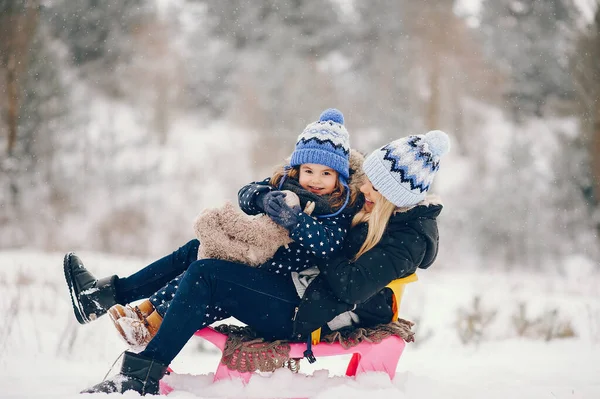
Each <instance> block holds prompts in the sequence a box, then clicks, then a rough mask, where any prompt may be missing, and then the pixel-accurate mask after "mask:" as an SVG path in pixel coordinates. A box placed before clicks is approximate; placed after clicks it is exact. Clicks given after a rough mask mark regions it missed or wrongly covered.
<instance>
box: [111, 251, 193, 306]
mask: <svg viewBox="0 0 600 399" xmlns="http://www.w3.org/2000/svg"><path fill="white" fill-rule="evenodd" d="M199 246H200V242H199V241H198V240H191V241H189V242H188V243H187V244H185V245H184V246H182V247H181V248H179V249H178V250H176V251H174V252H173V253H172V254H170V255H167V256H165V257H163V258H161V259H159V260H157V261H155V262H153V263H151V264H150V265H148V266H146V267H145V268H143V269H142V270H140V271H138V272H136V273H134V274H132V275H131V276H129V277H125V278H119V279H117V280H116V282H115V290H116V292H117V302H119V303H120V304H123V305H124V304H127V303H131V302H133V301H137V300H139V299H146V298H149V297H150V296H152V295H153V294H154V293H156V292H159V290H160V289H162V288H163V287H164V286H165V285H166V284H167V283H169V282H170V281H171V280H173V279H175V278H177V277H178V276H179V275H180V274H181V273H183V272H184V271H186V270H187V268H188V267H189V265H190V264H191V263H192V262H194V261H196V260H197V259H198V247H199Z"/></svg>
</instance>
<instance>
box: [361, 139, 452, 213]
mask: <svg viewBox="0 0 600 399" xmlns="http://www.w3.org/2000/svg"><path fill="white" fill-rule="evenodd" d="M449 149H450V140H449V138H448V135H447V134H446V133H444V132H442V131H441V130H432V131H430V132H429V133H427V134H425V135H417V136H408V137H404V138H401V139H398V140H395V141H392V142H391V143H389V144H386V145H384V146H383V147H381V148H380V149H378V150H375V151H373V152H372V153H371V154H370V155H369V156H368V157H367V159H365V162H364V164H363V170H364V171H365V174H366V175H367V177H368V178H369V180H370V181H371V183H372V184H373V187H375V189H376V190H377V191H379V192H380V193H381V195H383V196H384V197H385V198H386V199H387V200H389V201H390V202H392V203H393V204H394V205H396V206H399V207H407V206H413V205H416V204H417V203H419V202H421V201H422V200H423V199H425V195H426V194H427V190H429V187H430V185H431V183H432V182H433V178H434V176H435V173H436V172H437V171H438V169H439V168H440V157H441V156H442V155H444V154H446V153H447V152H448V150H449Z"/></svg>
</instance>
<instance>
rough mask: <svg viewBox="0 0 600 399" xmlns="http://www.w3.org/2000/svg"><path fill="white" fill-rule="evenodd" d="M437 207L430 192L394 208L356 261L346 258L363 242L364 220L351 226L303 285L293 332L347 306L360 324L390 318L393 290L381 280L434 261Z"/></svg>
mask: <svg viewBox="0 0 600 399" xmlns="http://www.w3.org/2000/svg"><path fill="white" fill-rule="evenodd" d="M441 210H442V205H441V204H440V203H439V201H437V199H435V198H433V196H431V197H428V198H427V199H426V200H425V201H424V202H422V203H420V204H418V205H417V206H415V207H413V208H410V209H408V210H406V211H398V212H396V213H395V214H394V215H392V217H391V218H390V220H389V223H388V226H387V228H386V230H385V232H384V234H383V237H382V238H381V240H380V241H379V243H378V244H377V245H376V246H375V247H373V248H371V250H369V251H368V252H366V253H364V254H363V255H362V256H361V257H360V258H358V260H357V261H356V262H352V261H351V259H352V258H353V257H354V255H355V254H356V253H357V252H358V250H359V249H360V247H361V246H362V243H363V242H364V240H365V238H366V236H367V228H368V226H367V224H366V223H362V224H359V225H357V226H355V227H353V228H352V229H351V230H350V231H349V233H348V235H347V237H346V243H345V245H344V248H343V250H342V252H341V253H340V254H339V255H338V256H336V257H333V258H330V259H325V260H323V261H322V262H321V263H320V264H319V265H318V267H319V269H320V274H319V275H318V276H317V277H316V278H315V279H314V280H313V281H312V282H311V283H310V285H309V286H308V288H307V289H306V292H305V293H304V296H303V297H302V300H301V302H300V305H299V307H298V310H297V312H296V316H295V324H294V336H293V337H292V338H293V339H295V340H296V339H297V340H303V339H306V338H307V337H308V336H309V335H310V333H311V332H312V331H314V330H316V329H318V328H321V327H325V326H326V323H327V322H329V321H330V320H332V319H333V318H335V317H336V316H338V315H340V314H342V313H345V312H347V311H350V310H352V311H353V312H354V313H356V314H357V315H358V317H359V319H360V322H359V326H364V327H368V326H373V325H376V324H380V323H389V322H390V321H392V320H391V319H392V316H393V312H392V290H391V289H389V288H385V286H386V285H387V284H389V283H390V282H391V281H392V280H395V279H398V278H402V277H406V276H408V275H410V274H412V273H414V272H415V271H416V270H417V268H422V269H426V268H428V267H429V266H431V264H432V263H433V262H434V260H435V258H436V256H437V252H438V239H439V236H438V228H437V221H436V218H437V216H438V215H439V213H440V212H441Z"/></svg>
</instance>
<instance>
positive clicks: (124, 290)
mask: <svg viewBox="0 0 600 399" xmlns="http://www.w3.org/2000/svg"><path fill="white" fill-rule="evenodd" d="M343 123H344V119H343V115H342V114H341V112H339V111H338V110H335V109H329V110H326V111H324V112H323V113H322V114H321V116H320V118H319V120H318V121H317V122H314V123H311V124H309V125H308V126H307V127H306V128H305V129H304V131H303V132H302V133H301V134H300V135H299V137H298V141H297V143H296V147H295V150H294V152H293V153H292V156H291V158H290V162H289V165H288V166H286V167H283V168H279V170H277V171H276V173H275V174H274V175H273V176H272V177H271V178H268V179H265V180H264V181H262V182H255V183H250V184H248V185H246V186H245V187H243V188H242V189H241V190H240V191H239V193H238V197H239V204H240V208H241V209H242V210H243V211H244V212H245V213H247V214H249V215H255V214H258V213H265V214H267V215H268V216H269V217H270V218H271V219H272V220H273V221H274V222H275V223H277V224H279V225H280V226H283V227H285V228H286V229H287V230H288V231H289V235H290V238H291V239H292V240H293V242H292V243H291V244H289V245H288V246H287V247H280V248H279V250H277V252H276V253H275V254H274V256H273V257H272V258H271V259H270V260H269V261H268V262H265V263H264V264H263V265H261V266H260V267H261V268H265V269H268V270H269V271H272V272H274V273H277V274H284V275H288V274H290V273H292V272H298V271H301V270H304V269H306V268H308V267H311V266H314V264H315V263H316V261H317V260H318V259H322V258H327V257H329V256H331V255H333V254H335V253H336V252H337V251H339V250H340V249H341V248H342V244H343V241H344V237H345V235H346V233H347V230H348V228H349V225H350V223H351V220H352V217H353V215H354V213H355V210H356V209H358V208H359V207H360V204H356V197H357V196H358V187H359V186H360V182H354V184H353V183H352V182H350V166H349V162H350V145H349V138H348V132H347V130H346V128H345V127H344V125H343ZM357 162H358V163H360V162H359V161H357ZM353 180H356V179H353ZM281 190H289V191H292V192H293V193H295V194H297V195H298V197H299V199H300V205H299V206H294V207H290V206H288V205H287V204H286V202H285V193H282V191H281ZM308 201H311V202H313V203H314V210H313V212H312V216H309V215H307V214H306V213H305V212H303V211H302V209H304V207H305V206H306V204H307V202H308ZM199 245H200V243H199V241H198V240H191V241H190V242H188V243H187V244H185V245H184V246H182V247H181V248H179V249H178V250H176V251H175V252H173V253H172V254H170V255H167V256H165V257H164V258H162V259H159V260H157V261H155V262H154V263H152V264H150V265H149V266H147V267H145V268H143V269H142V270H140V271H138V272H137V273H135V274H133V275H132V276H129V277H126V278H119V277H117V276H110V277H108V278H104V279H101V280H97V279H96V278H95V277H94V276H93V275H92V274H91V273H89V272H88V271H87V270H86V269H85V268H84V266H83V263H82V262H81V260H80V259H79V258H78V257H77V256H75V255H74V254H73V253H69V254H67V255H66V256H65V261H64V270H65V277H66V279H67V283H68V285H69V288H70V294H71V299H72V302H73V309H74V311H75V315H76V317H77V320H78V321H79V322H80V323H81V324H85V323H87V322H89V321H91V320H94V319H95V318H97V317H99V316H101V315H103V314H104V313H106V312H107V310H108V309H109V308H111V307H112V309H111V310H110V314H111V317H112V319H113V321H114V322H115V326H116V327H117V329H119V330H120V332H121V334H122V335H123V336H124V338H125V339H126V341H127V342H128V343H129V344H131V345H142V346H143V345H144V344H145V343H147V342H148V341H149V340H150V339H151V337H152V335H153V334H154V333H155V332H156V331H157V330H158V327H159V326H160V322H161V321H162V317H163V316H164V315H165V313H166V311H167V309H168V307H169V305H170V302H171V299H172V298H173V297H174V296H175V292H176V290H177V288H178V284H179V281H180V280H181V278H182V276H181V275H182V274H183V272H185V270H186V269H187V267H188V266H189V265H190V264H191V263H192V262H194V261H196V260H197V252H198V247H199ZM148 297H149V299H148V300H146V301H144V302H143V303H142V304H140V305H139V306H137V307H129V306H127V307H124V306H121V305H124V304H128V303H131V302H133V301H136V300H139V299H143V298H148ZM115 305H116V306H115ZM207 313H208V314H210V316H211V317H210V318H209V319H211V320H210V322H211V323H212V322H214V321H217V320H222V319H224V318H226V317H228V315H227V314H226V313H225V312H223V311H222V310H221V309H219V308H215V309H207Z"/></svg>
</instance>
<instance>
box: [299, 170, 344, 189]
mask: <svg viewBox="0 0 600 399" xmlns="http://www.w3.org/2000/svg"><path fill="white" fill-rule="evenodd" d="M337 179H338V173H337V172H336V171H335V170H333V169H331V168H330V167H328V166H324V165H319V164H316V163H304V164H302V165H300V177H299V178H298V181H299V182H300V185H301V186H302V188H303V189H305V190H308V191H310V192H311V193H314V194H317V195H325V194H331V193H332V192H333V190H335V183H336V182H337Z"/></svg>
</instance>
